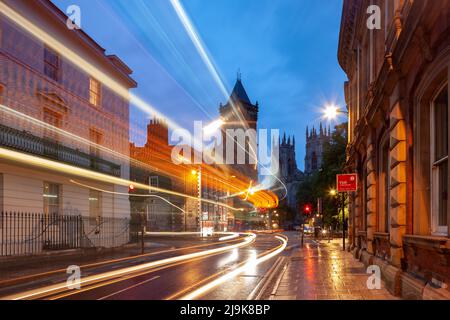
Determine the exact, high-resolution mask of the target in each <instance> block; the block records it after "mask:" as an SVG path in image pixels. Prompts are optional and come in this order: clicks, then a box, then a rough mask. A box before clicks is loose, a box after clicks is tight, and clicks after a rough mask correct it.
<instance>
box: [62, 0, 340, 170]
mask: <svg viewBox="0 0 450 320" xmlns="http://www.w3.org/2000/svg"><path fill="white" fill-rule="evenodd" d="M180 2H181V4H182V5H183V6H184V9H185V10H186V13H187V14H188V15H189V17H190V19H191V21H192V23H193V25H194V26H195V28H196V30H197V31H198V34H199V36H200V37H201V39H202V41H203V44H204V46H205V47H206V49H207V51H208V54H209V57H210V58H211V60H212V61H213V62H214V65H215V67H216V68H217V71H218V72H219V75H220V77H221V79H222V80H223V83H224V85H225V87H226V89H227V91H228V92H229V91H231V89H232V88H233V85H234V83H235V80H236V74H237V71H238V69H240V70H241V73H242V82H243V84H244V87H245V89H246V90H247V93H248V95H249V97H250V99H251V100H252V102H255V101H256V100H257V101H258V102H259V106H260V112H259V122H258V126H259V128H267V129H279V130H280V131H281V134H282V133H283V132H284V131H285V132H286V133H287V134H291V135H292V134H295V137H296V140H297V145H296V152H297V163H298V165H299V167H300V168H301V169H303V167H304V155H305V150H304V148H305V130H306V126H309V127H310V128H311V126H313V125H315V126H316V127H318V124H319V122H320V117H321V113H320V108H321V107H322V106H323V105H324V104H326V103H328V102H335V103H336V104H338V105H339V106H341V107H343V106H344V102H343V100H344V99H343V83H344V81H345V75H344V73H343V72H342V71H341V69H340V67H339V65H338V62H337V45H338V37H339V26H340V17H341V11H342V0H328V1H314V0H277V1H274V0H180ZM54 3H55V4H56V5H57V6H58V7H59V8H60V9H61V10H62V11H64V12H65V11H66V8H67V7H68V6H69V5H72V4H76V5H79V6H80V8H81V14H82V16H81V19H82V20H81V22H82V28H83V30H84V31H85V32H87V33H88V34H89V35H90V36H91V37H92V38H93V39H94V40H96V41H97V42H98V43H99V44H100V45H101V46H102V47H104V48H105V49H106V51H107V53H108V54H112V53H114V54H117V55H118V56H119V57H120V58H121V59H122V60H123V61H125V62H126V63H127V65H128V66H130V68H131V69H132V70H133V71H134V74H133V77H134V79H135V80H136V81H137V82H138V88H137V89H136V90H134V93H135V94H136V95H138V96H139V97H140V98H142V99H143V100H145V101H146V102H147V103H149V104H150V105H151V106H153V107H154V108H155V109H156V110H158V111H159V112H161V113H163V114H164V115H165V116H167V117H168V118H170V119H171V120H172V121H175V122H176V123H178V124H179V125H180V126H182V127H185V128H187V129H188V130H192V128H193V121H194V120H202V121H204V122H210V121H211V120H212V119H215V118H217V117H218V115H219V113H218V107H219V103H221V102H222V103H226V100H227V97H225V95H224V94H223V92H222V91H221V90H220V87H219V86H218V84H217V83H216V82H215V81H214V78H213V76H212V75H211V73H210V72H209V70H208V68H207V67H206V66H205V63H204V61H203V60H202V59H201V56H200V55H199V53H198V52H197V50H196V48H195V46H194V45H193V43H192V41H191V40H190V38H189V37H188V35H187V33H186V31H185V30H184V28H183V25H182V24H181V23H180V20H179V19H178V17H177V15H176V13H175V11H174V9H173V7H172V6H171V4H170V1H169V0H54ZM151 117H152V114H151V113H150V114H148V113H144V112H143V111H141V110H139V109H137V108H136V107H134V106H132V109H131V126H132V129H131V139H132V140H133V141H135V142H136V143H137V144H142V143H143V141H144V140H145V126H146V123H147V122H148V120H149V119H150V118H151Z"/></svg>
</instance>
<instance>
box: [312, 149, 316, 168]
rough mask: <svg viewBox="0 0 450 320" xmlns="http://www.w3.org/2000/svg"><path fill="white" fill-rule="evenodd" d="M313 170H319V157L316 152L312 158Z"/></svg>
mask: <svg viewBox="0 0 450 320" xmlns="http://www.w3.org/2000/svg"><path fill="white" fill-rule="evenodd" d="M311 170H312V171H315V170H317V155H316V153H315V152H313V153H312V156H311Z"/></svg>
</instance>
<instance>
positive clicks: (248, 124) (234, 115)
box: [219, 74, 259, 184]
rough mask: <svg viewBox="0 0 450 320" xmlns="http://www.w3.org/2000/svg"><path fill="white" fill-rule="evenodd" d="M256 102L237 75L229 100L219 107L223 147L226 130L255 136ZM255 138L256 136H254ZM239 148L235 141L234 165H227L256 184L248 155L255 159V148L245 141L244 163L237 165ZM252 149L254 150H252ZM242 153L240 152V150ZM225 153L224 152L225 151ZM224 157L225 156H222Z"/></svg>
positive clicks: (256, 173)
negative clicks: (240, 131)
mask: <svg viewBox="0 0 450 320" xmlns="http://www.w3.org/2000/svg"><path fill="white" fill-rule="evenodd" d="M258 110H259V107H258V102H256V103H255V104H253V103H252V102H251V101H250V98H249V97H248V95H247V92H246V91H245V89H244V86H243V84H242V81H241V76H240V74H238V77H237V80H236V84H235V85H234V88H233V91H232V92H231V95H230V98H229V99H228V102H227V103H226V104H225V105H222V104H221V105H220V110H219V111H220V116H221V118H222V120H224V122H225V124H224V125H223V126H222V132H223V145H224V146H226V141H227V140H226V139H230V137H228V136H227V135H226V130H227V129H232V130H234V131H235V132H236V130H238V129H242V130H243V131H244V132H246V131H247V130H248V129H252V130H251V131H254V134H255V135H256V129H257V121H258ZM255 137H256V136H255ZM238 148H241V147H239V146H238V145H237V141H236V139H235V141H234V148H233V149H234V163H233V164H231V165H229V166H230V167H231V168H232V169H234V170H236V171H238V172H240V173H242V174H243V175H245V176H247V177H248V178H249V179H251V180H252V181H253V183H255V184H256V183H257V181H258V169H257V165H255V164H251V161H250V156H249V154H250V155H251V156H252V157H254V159H257V158H256V157H257V150H256V149H257V148H256V146H255V148H251V147H250V144H249V139H248V138H246V139H245V163H244V164H239V163H238V160H237V150H238ZM253 149H254V150H253ZM241 151H242V150H241ZM225 152H226V150H225ZM224 156H225V155H224Z"/></svg>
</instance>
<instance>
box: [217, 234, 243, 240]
mask: <svg viewBox="0 0 450 320" xmlns="http://www.w3.org/2000/svg"><path fill="white" fill-rule="evenodd" d="M230 233H231V234H230V235H229V236H224V237H220V238H219V241H226V240H230V239H235V238H237V237H239V233H236V232H230Z"/></svg>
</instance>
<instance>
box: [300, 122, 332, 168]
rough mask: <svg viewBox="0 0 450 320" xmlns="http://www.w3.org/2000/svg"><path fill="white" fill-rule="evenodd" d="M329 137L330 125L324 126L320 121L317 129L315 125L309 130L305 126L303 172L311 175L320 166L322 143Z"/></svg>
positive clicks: (328, 139) (327, 140)
mask: <svg viewBox="0 0 450 320" xmlns="http://www.w3.org/2000/svg"><path fill="white" fill-rule="evenodd" d="M330 139H331V129H330V126H328V128H324V127H323V125H322V123H320V126H319V131H317V130H316V128H315V127H313V128H312V129H311V131H309V130H308V127H306V155H305V174H307V175H311V174H313V173H314V172H316V171H317V170H319V169H320V168H321V167H322V162H323V148H324V144H325V143H327V142H329V141H330Z"/></svg>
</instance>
